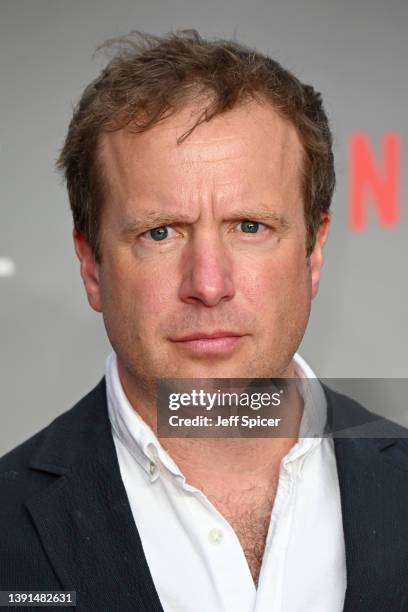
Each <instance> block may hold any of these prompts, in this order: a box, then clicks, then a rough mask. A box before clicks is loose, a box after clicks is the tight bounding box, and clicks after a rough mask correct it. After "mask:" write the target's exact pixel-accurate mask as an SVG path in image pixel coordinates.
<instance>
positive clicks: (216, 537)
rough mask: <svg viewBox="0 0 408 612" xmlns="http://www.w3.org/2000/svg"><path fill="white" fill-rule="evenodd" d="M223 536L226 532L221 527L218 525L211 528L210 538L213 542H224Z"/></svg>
mask: <svg viewBox="0 0 408 612" xmlns="http://www.w3.org/2000/svg"><path fill="white" fill-rule="evenodd" d="M223 537H224V534H223V533H222V531H221V529H218V528H217V527H214V529H211V530H210V531H209V532H208V539H209V541H210V542H211V544H220V543H221V542H222V539H223Z"/></svg>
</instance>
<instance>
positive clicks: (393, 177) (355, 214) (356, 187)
mask: <svg viewBox="0 0 408 612" xmlns="http://www.w3.org/2000/svg"><path fill="white" fill-rule="evenodd" d="M382 156H383V161H382V168H381V169H378V168H377V167H376V163H375V160H374V155H373V152H372V148H371V145H370V142H369V139H368V136H367V135H366V134H363V133H360V132H357V133H355V134H354V135H353V136H352V138H351V143H350V199H349V225H350V228H351V229H352V230H354V231H359V230H363V229H364V228H365V226H366V224H367V204H368V201H369V196H370V195H371V196H372V197H373V199H374V202H375V204H376V208H377V213H378V218H379V221H380V223H381V225H383V226H385V227H392V226H394V225H395V224H396V223H398V221H399V217H400V197H399V196H400V194H399V186H400V183H399V181H400V168H401V143H400V138H399V136H398V134H394V133H388V134H385V135H384V137H383V142H382Z"/></svg>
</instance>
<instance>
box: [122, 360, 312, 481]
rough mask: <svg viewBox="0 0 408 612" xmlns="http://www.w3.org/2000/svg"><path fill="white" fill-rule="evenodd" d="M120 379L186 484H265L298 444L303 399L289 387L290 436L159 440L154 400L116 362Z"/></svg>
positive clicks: (291, 372)
mask: <svg viewBox="0 0 408 612" xmlns="http://www.w3.org/2000/svg"><path fill="white" fill-rule="evenodd" d="M118 371H119V378H120V380H121V383H122V386H123V389H124V392H125V394H126V396H127V398H128V400H129V402H130V404H131V405H132V406H137V412H138V414H139V415H140V416H141V417H142V419H143V420H144V421H145V422H146V423H147V424H148V425H149V426H150V428H151V429H152V430H153V431H154V433H155V434H156V436H157V437H158V439H159V441H160V443H161V445H162V447H163V448H164V449H165V450H166V451H167V452H168V453H169V455H170V456H171V457H172V459H173V460H174V461H175V463H176V464H177V465H178V467H179V469H180V470H181V471H182V473H183V474H184V475H185V477H186V479H187V481H188V482H189V484H192V485H195V486H197V485H199V486H201V487H202V488H205V487H204V486H203V485H204V484H205V482H206V481H207V480H210V481H211V482H212V483H214V485H215V486H216V483H217V482H218V484H219V485H220V486H222V483H224V485H225V483H226V482H227V483H228V487H229V488H230V487H232V488H233V487H234V483H235V482H236V483H237V486H239V487H242V485H243V484H244V485H245V483H246V482H247V483H248V484H249V483H250V482H252V483H253V482H257V483H262V482H265V483H267V482H268V481H269V480H270V479H271V477H275V476H276V472H277V471H278V470H279V465H280V462H281V460H282V458H283V457H284V456H285V455H286V454H287V453H288V452H289V450H290V448H291V447H292V446H293V445H294V444H295V442H296V441H297V435H298V431H299V426H300V420H301V417H302V413H303V399H302V397H301V396H300V394H299V393H298V391H297V389H295V387H292V391H291V393H292V397H291V400H290V413H291V421H292V425H291V431H292V432H293V435H292V437H289V438H288V437H286V438H283V437H270V438H221V437H218V438H161V437H160V436H158V432H157V410H156V401H155V398H154V396H153V394H151V396H150V397H149V396H148V395H147V394H146V392H138V391H137V390H135V389H134V388H133V387H132V385H131V381H130V380H129V378H128V376H127V374H126V371H125V370H124V369H123V368H122V367H121V366H120V364H119V363H118ZM295 376H296V368H295V365H294V363H293V362H292V363H291V364H290V365H289V366H288V368H287V370H286V372H285V377H288V378H289V377H293V378H294V377H295Z"/></svg>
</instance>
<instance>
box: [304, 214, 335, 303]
mask: <svg viewBox="0 0 408 612" xmlns="http://www.w3.org/2000/svg"><path fill="white" fill-rule="evenodd" d="M330 222H331V218H330V215H329V213H324V214H322V216H321V219H320V225H319V228H318V230H317V235H316V243H315V246H314V249H313V251H312V253H311V255H310V256H309V266H310V274H311V281H312V298H314V297H316V295H317V292H318V290H319V283H320V276H321V271H322V267H323V260H324V258H323V247H324V245H325V242H326V240H327V237H328V235H329V228H330Z"/></svg>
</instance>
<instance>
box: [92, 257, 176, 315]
mask: <svg viewBox="0 0 408 612" xmlns="http://www.w3.org/2000/svg"><path fill="white" fill-rule="evenodd" d="M171 278H172V277H171V276H170V275H169V274H167V273H166V272H165V271H164V270H163V268H161V269H160V268H159V267H154V268H152V267H148V266H146V265H136V264H135V263H134V261H126V260H124V261H117V262H114V263H111V265H109V266H107V267H106V270H105V274H104V275H103V276H102V279H101V280H102V282H101V292H102V301H103V305H104V309H106V310H112V312H113V313H114V316H115V317H120V316H122V317H123V318H124V319H132V320H133V325H137V324H138V323H140V324H141V325H142V326H143V325H145V323H146V322H147V321H148V320H149V321H154V320H155V319H156V318H157V316H158V315H159V314H160V313H161V312H163V311H164V310H165V309H166V307H167V308H168V306H169V304H170V303H171V294H172V285H171ZM119 313H120V315H119Z"/></svg>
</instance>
